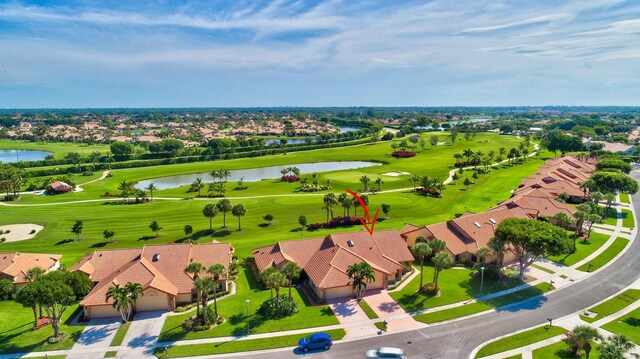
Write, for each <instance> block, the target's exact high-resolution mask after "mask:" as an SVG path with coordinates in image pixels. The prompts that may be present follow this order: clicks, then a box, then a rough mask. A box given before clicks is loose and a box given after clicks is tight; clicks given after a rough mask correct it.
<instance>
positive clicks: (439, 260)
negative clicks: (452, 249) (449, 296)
mask: <svg viewBox="0 0 640 359" xmlns="http://www.w3.org/2000/svg"><path fill="white" fill-rule="evenodd" d="M431 260H432V261H433V265H434V276H433V284H435V286H436V293H437V292H438V277H440V272H441V271H442V270H443V269H444V267H446V266H449V265H451V264H453V260H451V257H450V256H449V254H448V253H446V252H440V253H438V254H436V255H435V256H434V257H433V258H431Z"/></svg>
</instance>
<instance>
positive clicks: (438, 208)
mask: <svg viewBox="0 0 640 359" xmlns="http://www.w3.org/2000/svg"><path fill="white" fill-rule="evenodd" d="M425 151H426V150H425ZM541 163H542V161H541V160H531V161H528V162H527V163H526V164H521V165H517V166H514V167H510V168H508V169H500V170H498V171H493V172H492V173H490V174H488V175H482V176H480V177H479V178H478V180H477V182H478V184H477V185H475V187H474V186H472V187H473V188H472V189H471V190H470V191H461V190H460V188H461V185H456V186H447V189H446V190H445V191H444V194H443V197H442V198H430V197H422V196H419V195H417V194H415V193H412V192H411V191H406V192H393V193H382V194H376V195H371V196H369V200H370V205H369V208H370V209H371V210H373V209H378V208H380V206H381V204H383V203H386V204H390V205H391V212H390V213H389V218H387V219H384V220H383V221H379V222H378V223H377V224H376V229H390V228H395V229H399V228H401V227H402V226H403V225H404V224H405V222H411V223H416V224H429V223H434V222H440V221H445V220H449V219H451V218H453V217H454V215H455V214H456V213H462V212H465V210H469V211H474V212H482V211H484V210H486V209H487V208H489V207H491V206H493V205H495V204H496V203H497V202H499V201H500V200H504V199H507V198H508V197H509V195H510V193H509V191H510V190H511V189H513V188H516V187H517V186H518V184H519V183H520V180H521V178H522V177H524V176H527V175H529V174H531V173H533V172H535V170H536V169H537V167H538V166H539V165H540V164H541ZM114 178H116V179H117V180H118V181H119V180H122V177H120V176H119V175H117V174H116V175H114ZM385 181H387V180H386V179H385ZM100 183H102V182H96V183H92V184H89V185H87V186H86V187H90V186H94V185H100ZM278 185H280V184H278ZM282 185H284V186H287V184H282ZM406 185H407V186H411V183H410V182H409V181H407V182H406ZM274 186H275V185H274ZM474 188H477V189H480V188H481V189H482V190H474ZM335 192H336V193H337V191H335ZM80 193H84V192H80ZM269 193H271V192H270V191H269V190H267V189H265V190H264V191H263V193H262V195H265V194H269ZM73 195H75V193H74V194H73ZM323 195H324V194H323V193H320V194H312V195H307V196H297V195H293V196H290V197H277V196H265V197H263V198H251V199H241V200H240V199H232V203H234V204H236V203H242V204H244V205H245V206H246V208H247V215H246V216H245V217H243V218H242V227H243V231H242V232H238V231H236V229H237V219H236V218H234V217H233V216H231V215H230V214H228V216H227V217H228V218H227V221H228V222H227V224H228V226H229V228H226V229H221V228H220V227H221V225H222V218H221V217H222V215H221V214H218V216H217V217H216V218H214V222H213V223H214V229H216V233H215V234H214V235H213V237H212V236H210V235H209V233H208V228H209V223H208V220H207V219H206V218H205V217H203V216H202V208H203V207H204V206H205V204H206V203H208V202H216V201H217V200H214V199H212V200H210V201H209V200H191V201H183V200H171V201H167V200H165V201H162V200H156V201H154V202H151V203H145V204H137V205H122V204H118V203H119V201H118V200H117V199H115V200H109V201H107V202H104V203H103V202H95V203H74V204H65V205H53V206H36V207H11V208H8V207H0V225H3V224H13V223H33V222H35V223H37V224H41V225H43V226H44V227H45V229H44V230H43V231H42V232H41V233H39V234H38V236H37V237H36V238H34V239H31V240H27V241H20V242H11V243H2V244H0V250H2V251H6V252H9V251H21V252H36V253H58V254H62V255H63V257H62V263H63V264H64V265H66V266H71V265H72V264H74V263H75V262H77V260H79V259H80V258H81V257H82V256H83V254H85V253H89V252H92V251H94V250H96V249H109V248H124V247H129V248H130V247H140V246H142V245H144V244H159V243H168V242H173V241H182V240H185V236H184V234H183V228H184V226H185V225H186V224H189V225H192V226H193V227H194V229H195V231H194V238H195V239H196V240H197V241H198V242H201V243H202V242H208V241H211V240H213V239H217V240H221V241H225V242H231V243H232V244H233V246H234V247H235V249H236V253H237V255H238V256H240V257H247V256H250V255H251V249H253V248H256V247H259V246H263V245H266V244H271V243H273V242H275V241H278V240H287V239H298V238H300V239H302V238H309V237H318V236H324V235H327V234H329V233H338V232H348V231H354V230H359V229H360V228H362V227H361V226H352V227H344V228H336V229H333V230H319V231H313V232H311V231H303V232H297V231H294V229H295V228H297V227H298V226H299V225H298V216H299V215H301V214H304V215H305V216H306V217H307V220H308V222H309V223H315V222H321V221H324V220H325V218H326V213H325V211H324V210H323V209H322V208H321V207H322V196H323ZM66 196H67V195H61V196H55V197H56V199H55V200H57V201H66V200H73V199H72V198H68V197H66ZM26 198H27V196H25V199H26ZM21 203H22V201H19V202H18V204H21ZM334 211H335V212H336V214H339V213H341V208H340V207H339V206H338V207H336V208H335V209H334ZM267 213H271V214H272V215H273V216H274V217H275V219H274V221H273V224H272V225H270V226H268V227H265V226H262V224H263V222H264V220H263V219H262V217H263V216H264V215H265V214H267ZM352 213H353V212H352ZM358 214H359V215H362V210H361V209H360V210H359V211H358ZM75 220H83V221H84V231H83V233H82V235H81V239H82V240H81V241H79V242H78V241H74V240H73V237H74V236H73V235H72V234H71V233H70V228H71V226H72V225H73V223H74V221H75ZM154 220H156V221H158V223H160V225H161V226H162V227H163V229H162V230H161V231H160V237H159V238H155V237H154V235H153V233H152V232H151V231H150V230H149V228H148V225H149V223H151V222H152V221H154ZM105 229H110V230H113V231H115V233H116V235H115V237H114V240H115V241H117V243H112V244H107V243H106V242H105V240H104V239H103V238H102V232H103V231H104V230H105Z"/></svg>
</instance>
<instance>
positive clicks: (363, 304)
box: [358, 300, 378, 319]
mask: <svg viewBox="0 0 640 359" xmlns="http://www.w3.org/2000/svg"><path fill="white" fill-rule="evenodd" d="M358 305H360V308H362V311H364V313H365V314H366V315H367V317H369V319H377V318H378V315H377V314H376V312H374V311H373V309H371V307H370V306H369V304H368V303H367V301H366V300H361V301H360V302H359V303H358Z"/></svg>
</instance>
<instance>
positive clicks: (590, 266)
mask: <svg viewBox="0 0 640 359" xmlns="http://www.w3.org/2000/svg"><path fill="white" fill-rule="evenodd" d="M627 244H629V240H628V239H626V238H622V237H618V238H616V240H615V241H614V242H613V243H611V245H610V246H609V247H608V248H607V249H605V250H604V251H603V252H602V253H600V255H599V256H597V257H596V258H594V259H592V260H590V261H589V262H588V263H585V264H583V265H581V266H580V267H578V268H576V269H577V270H580V271H583V272H593V271H595V270H597V269H599V268H600V267H602V266H604V265H605V264H607V263H609V262H610V261H611V260H612V259H613V258H614V257H615V256H617V255H618V254H620V252H622V250H623V249H624V248H625V247H626V246H627Z"/></svg>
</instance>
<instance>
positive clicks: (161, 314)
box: [118, 311, 167, 358]
mask: <svg viewBox="0 0 640 359" xmlns="http://www.w3.org/2000/svg"><path fill="white" fill-rule="evenodd" d="M166 314H167V312H165V311H154V312H141V313H137V314H136V316H135V318H134V320H133V321H131V324H130V325H129V330H128V331H127V335H125V337H124V340H123V341H122V343H123V346H124V347H125V350H123V351H118V358H153V357H154V356H153V348H154V347H155V345H156V342H157V341H158V336H160V333H161V332H162V325H163V324H164V320H165V316H166Z"/></svg>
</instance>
